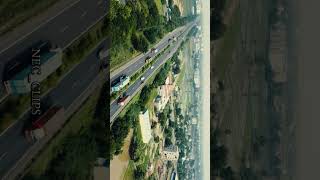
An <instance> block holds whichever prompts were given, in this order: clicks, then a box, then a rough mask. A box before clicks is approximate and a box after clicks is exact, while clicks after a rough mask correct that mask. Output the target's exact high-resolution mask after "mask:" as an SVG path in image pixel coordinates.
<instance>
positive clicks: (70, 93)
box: [0, 41, 106, 177]
mask: <svg viewBox="0 0 320 180" xmlns="http://www.w3.org/2000/svg"><path fill="white" fill-rule="evenodd" d="M105 45H106V41H103V42H101V43H100V44H99V45H98V46H97V48H96V49H95V50H94V51H92V52H91V53H90V54H89V55H88V56H87V57H86V59H85V60H83V62H81V63H80V64H79V65H78V66H77V67H76V68H74V69H73V70H72V71H71V72H70V73H69V74H68V75H67V76H66V77H64V78H63V80H62V81H61V82H60V83H59V85H58V86H57V87H56V88H54V89H53V90H52V91H51V92H50V93H49V94H48V95H47V96H46V97H45V98H44V99H43V102H45V101H48V100H50V101H51V102H52V103H53V104H59V105H61V106H63V107H64V109H67V108H69V106H70V105H71V104H72V103H73V102H74V101H75V100H76V98H77V97H79V96H80V95H81V94H82V92H83V91H85V90H86V88H87V87H88V86H89V85H90V83H91V82H92V81H93V80H94V79H95V78H96V77H97V76H98V74H99V69H100V61H101V60H100V59H98V57H97V54H98V50H99V49H100V48H101V47H103V46H105ZM27 114H28V113H27ZM26 118H27V116H25V117H24V118H23V119H21V120H19V121H17V122H16V123H15V124H14V125H13V126H12V127H10V128H9V129H8V130H7V131H6V132H5V133H4V134H3V135H2V136H0V177H2V176H4V174H5V173H6V172H7V171H8V170H9V169H10V168H11V167H13V166H14V165H15V163H16V162H17V161H18V160H19V159H20V158H21V157H22V156H23V154H24V153H25V152H26V151H27V149H28V148H30V147H31V146H32V145H33V143H31V142H28V141H27V139H26V138H25V137H24V135H23V124H24V122H25V119H26Z"/></svg>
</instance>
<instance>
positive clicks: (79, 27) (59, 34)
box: [0, 0, 106, 94]
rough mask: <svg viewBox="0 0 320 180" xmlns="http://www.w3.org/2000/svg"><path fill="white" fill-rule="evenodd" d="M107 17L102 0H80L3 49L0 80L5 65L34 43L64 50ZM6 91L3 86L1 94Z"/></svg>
mask: <svg viewBox="0 0 320 180" xmlns="http://www.w3.org/2000/svg"><path fill="white" fill-rule="evenodd" d="M105 15H106V7H105V6H104V5H103V1H102V0H91V1H88V0H80V1H79V2H78V3H76V4H75V5H73V6H71V7H70V8H69V9H67V10H65V11H63V12H62V13H61V14H59V15H58V16H56V17H54V18H53V19H51V20H50V21H48V22H47V23H46V24H43V25H42V26H41V27H39V28H37V29H35V31H33V32H32V33H31V34H29V35H27V36H23V38H22V39H19V40H17V41H15V42H14V44H12V45H8V48H6V49H5V50H3V49H1V50H0V72H1V73H0V79H2V80H3V72H4V68H5V65H6V64H7V63H8V62H9V61H10V60H12V58H14V57H15V56H16V55H17V54H19V53H21V52H23V51H24V50H26V49H27V48H29V47H30V46H32V45H33V44H34V43H36V42H39V41H40V40H49V41H50V42H51V43H52V44H54V45H57V46H59V47H61V48H63V49H64V48H65V47H67V46H68V45H69V44H70V43H72V42H73V41H74V40H75V39H77V38H78V37H79V36H80V35H81V34H82V33H84V32H86V31H87V30H88V28H89V27H91V26H92V25H94V24H96V23H97V22H98V21H99V20H100V19H102V18H103V17H104V16H105ZM4 91H5V90H4V86H3V84H1V86H0V94H3V93H4Z"/></svg>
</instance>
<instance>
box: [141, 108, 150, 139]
mask: <svg viewBox="0 0 320 180" xmlns="http://www.w3.org/2000/svg"><path fill="white" fill-rule="evenodd" d="M139 122H140V128H141V135H142V141H143V142H144V143H149V141H150V139H151V137H152V135H151V125H150V118H149V111H148V110H146V111H145V112H144V113H143V112H141V113H140V114H139Z"/></svg>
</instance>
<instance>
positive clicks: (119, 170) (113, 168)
mask: <svg viewBox="0 0 320 180" xmlns="http://www.w3.org/2000/svg"><path fill="white" fill-rule="evenodd" d="M132 135H133V130H132V129H130V132H129V134H128V136H127V137H126V139H125V143H124V145H123V147H122V150H123V151H122V153H121V154H119V155H118V156H115V157H114V158H113V160H112V161H111V164H110V173H111V177H112V180H120V179H122V177H121V176H122V174H123V172H124V171H125V170H126V168H127V166H128V163H129V160H130V157H129V146H130V142H131V139H132Z"/></svg>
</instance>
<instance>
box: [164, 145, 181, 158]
mask: <svg viewBox="0 0 320 180" xmlns="http://www.w3.org/2000/svg"><path fill="white" fill-rule="evenodd" d="M178 158H179V149H178V146H174V145H171V146H169V147H165V148H164V149H163V151H162V153H161V159H163V160H168V161H177V160H178Z"/></svg>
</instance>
